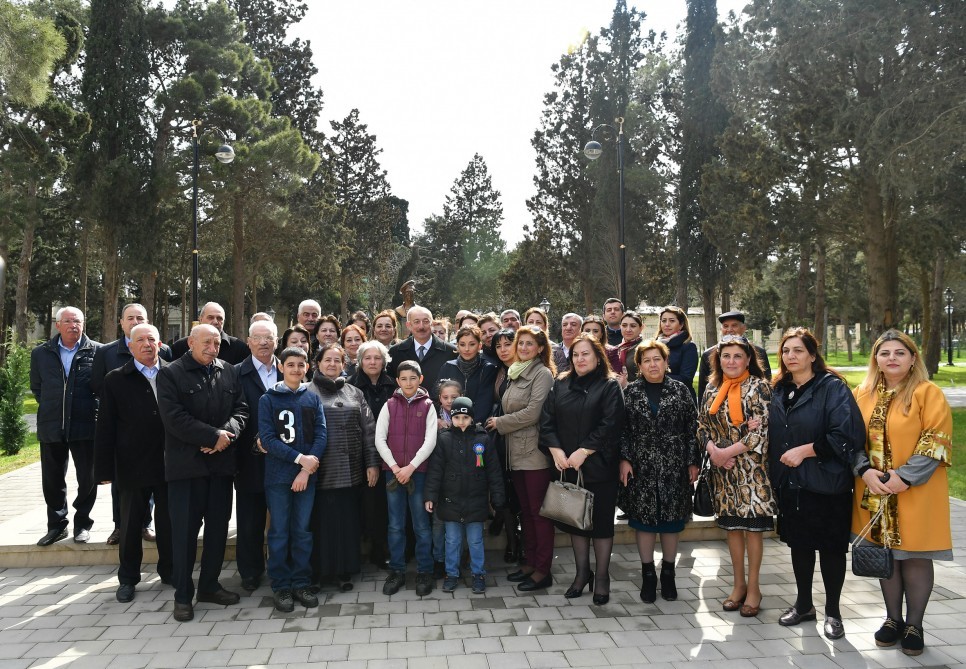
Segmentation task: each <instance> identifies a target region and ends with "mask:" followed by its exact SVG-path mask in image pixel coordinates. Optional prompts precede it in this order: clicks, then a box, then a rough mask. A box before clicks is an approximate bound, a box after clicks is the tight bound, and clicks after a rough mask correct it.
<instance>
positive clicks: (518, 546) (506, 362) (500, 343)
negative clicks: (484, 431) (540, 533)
mask: <svg viewBox="0 0 966 669" xmlns="http://www.w3.org/2000/svg"><path fill="white" fill-rule="evenodd" d="M515 336H516V331H515V330H512V329H511V328H503V329H501V330H497V331H496V332H495V333H494V334H493V336H492V337H490V345H489V346H488V347H487V348H488V351H489V354H490V359H492V360H496V361H497V362H498V363H499V364H498V365H497V370H496V378H495V379H494V380H493V399H494V403H493V412H492V414H491V415H493V416H499V415H500V413H501V412H502V411H503V406H502V404H501V403H502V402H503V394H504V393H505V392H506V389H507V387H508V386H509V385H510V377H509V376H507V369H509V367H510V365H512V364H513V339H514V337H515ZM490 437H491V438H492V440H493V444H494V445H495V446H496V449H497V453H499V454H500V468H501V470H502V472H503V488H504V490H505V491H506V504H505V505H504V506H503V512H502V513H500V512H499V511H498V512H497V515H496V518H494V519H493V522H492V523H490V535H492V536H496V535H498V534H499V533H500V532H501V531H503V530H504V529H505V530H506V550H505V551H504V552H503V561H504V562H507V563H513V562H519V561H520V559H521V558H522V557H523V539H522V538H521V536H520V499H519V498H518V497H517V493H516V489H515V488H514V487H513V481H511V480H510V467H509V465H508V464H507V463H508V460H507V453H506V439H504V438H503V435H501V434H500V433H499V432H497V431H495V430H494V431H492V432H491V433H490Z"/></svg>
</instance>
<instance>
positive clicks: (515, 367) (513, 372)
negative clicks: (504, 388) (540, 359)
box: [506, 358, 536, 381]
mask: <svg viewBox="0 0 966 669" xmlns="http://www.w3.org/2000/svg"><path fill="white" fill-rule="evenodd" d="M534 360H536V358H530V359H529V360H527V361H526V362H523V361H521V360H517V361H516V362H515V363H513V364H512V365H510V368H509V369H508V370H506V375H507V376H509V377H510V380H511V381H516V380H517V377H518V376H520V375H521V374H523V371H524V370H525V369H526V368H527V367H529V366H530V363H532V362H533V361H534Z"/></svg>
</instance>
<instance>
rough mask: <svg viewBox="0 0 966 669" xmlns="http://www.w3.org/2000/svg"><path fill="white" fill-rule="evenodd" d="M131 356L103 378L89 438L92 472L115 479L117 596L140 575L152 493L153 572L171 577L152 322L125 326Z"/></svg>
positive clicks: (156, 338)
mask: <svg viewBox="0 0 966 669" xmlns="http://www.w3.org/2000/svg"><path fill="white" fill-rule="evenodd" d="M127 335H128V337H130V340H131V343H130V344H129V349H130V351H131V354H132V357H131V359H129V360H128V361H127V362H125V363H124V364H123V365H122V366H121V367H120V368H118V369H115V370H113V371H112V372H110V373H109V374H108V375H107V377H106V378H105V379H104V381H103V384H102V386H101V392H100V410H99V412H98V416H97V434H96V436H95V440H94V477H95V479H96V480H97V481H100V482H101V483H102V484H106V483H111V484H116V485H117V491H118V495H117V496H118V503H119V509H120V517H119V518H120V521H119V522H120V525H119V530H120V531H119V536H118V542H119V546H118V559H119V562H120V566H119V567H118V570H117V580H118V582H119V583H120V585H119V586H118V588H117V593H116V597H117V601H119V602H122V603H123V602H130V601H131V600H132V599H134V587H135V586H136V585H137V584H138V583H139V582H140V581H141V560H142V558H143V557H144V551H143V550H142V547H141V536H142V532H143V528H144V519H145V517H147V516H148V514H149V511H148V500H149V499H151V497H152V496H154V503H155V507H154V508H155V512H156V514H157V517H156V519H155V523H156V528H157V531H156V535H155V537H156V540H157V544H158V576H160V577H161V581H162V582H163V583H170V582H171V570H172V566H171V563H172V556H171V520H170V518H169V515H168V486H167V485H166V484H165V481H164V425H162V423H161V414H160V411H159V410H158V399H157V375H158V372H159V371H160V370H161V368H162V367H163V366H166V365H167V364H168V363H167V361H165V360H163V359H162V358H161V356H160V353H161V346H162V344H161V335H159V334H158V329H157V328H156V327H154V326H153V325H149V324H147V323H141V324H139V325H135V326H134V327H132V328H130V329H128V331H127Z"/></svg>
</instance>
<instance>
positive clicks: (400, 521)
mask: <svg viewBox="0 0 966 669" xmlns="http://www.w3.org/2000/svg"><path fill="white" fill-rule="evenodd" d="M395 478H396V477H395V475H394V474H393V473H392V472H389V471H387V472H386V483H389V482H391V481H392V480H393V479H395ZM411 481H412V483H413V491H412V493H410V492H409V491H408V490H406V486H403V485H399V486H396V488H395V490H386V502H387V504H388V508H389V568H390V569H392V570H393V571H402V572H404V571H406V510H407V509H409V514H410V515H411V516H412V519H413V532H414V533H415V535H416V571H417V572H419V573H421V574H432V573H433V531H432V529H430V526H429V514H428V513H426V508H425V507H424V506H423V484H424V483H425V481H426V474H425V473H423V472H413V477H412V479H411Z"/></svg>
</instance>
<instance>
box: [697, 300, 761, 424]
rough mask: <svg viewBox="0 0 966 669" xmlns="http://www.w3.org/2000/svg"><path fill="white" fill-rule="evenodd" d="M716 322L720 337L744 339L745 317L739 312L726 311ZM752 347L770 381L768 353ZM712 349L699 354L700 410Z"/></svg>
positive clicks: (709, 374)
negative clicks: (719, 326)
mask: <svg viewBox="0 0 966 669" xmlns="http://www.w3.org/2000/svg"><path fill="white" fill-rule="evenodd" d="M718 322H719V323H721V336H722V337H723V336H725V335H729V334H730V335H739V336H742V337H744V336H745V332H746V331H747V330H748V326H747V325H745V315H744V313H742V312H740V311H727V312H725V313H723V314H721V315H720V316H718ZM752 346H753V347H754V349H755V351H757V352H758V360H759V362H760V363H761V371H763V372H764V373H765V378H766V379H768V380H769V381H770V380H771V364H770V363H769V362H768V353H767V352H766V351H765V349H764V348H762V347H761V346H755V345H754V344H752ZM714 349H715V347H714V346H712V347H711V348H708V349H706V350H705V351H704V353H702V354H701V364H700V365H698V408H700V405H701V398H702V397H703V396H704V389H705V388H706V387H707V385H708V379H709V378H710V377H711V351H713V350H714Z"/></svg>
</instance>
